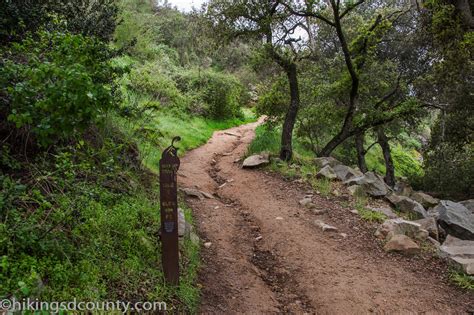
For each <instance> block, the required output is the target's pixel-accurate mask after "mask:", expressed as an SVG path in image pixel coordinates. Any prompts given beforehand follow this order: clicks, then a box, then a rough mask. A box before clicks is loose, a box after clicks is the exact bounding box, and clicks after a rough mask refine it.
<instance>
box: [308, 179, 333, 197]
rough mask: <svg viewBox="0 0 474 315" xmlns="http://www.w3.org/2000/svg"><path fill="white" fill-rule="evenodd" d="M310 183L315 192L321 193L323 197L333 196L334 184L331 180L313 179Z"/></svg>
mask: <svg viewBox="0 0 474 315" xmlns="http://www.w3.org/2000/svg"><path fill="white" fill-rule="evenodd" d="M309 183H310V184H311V187H313V189H314V190H316V191H319V193H320V194H321V196H324V197H327V196H329V195H330V194H331V190H332V182H331V181H330V180H329V179H327V178H316V177H312V178H311V179H310V181H309Z"/></svg>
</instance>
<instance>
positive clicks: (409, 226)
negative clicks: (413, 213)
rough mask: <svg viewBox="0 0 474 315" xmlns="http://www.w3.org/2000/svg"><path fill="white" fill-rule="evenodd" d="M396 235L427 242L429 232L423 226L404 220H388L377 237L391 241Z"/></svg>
mask: <svg viewBox="0 0 474 315" xmlns="http://www.w3.org/2000/svg"><path fill="white" fill-rule="evenodd" d="M394 235H406V236H408V237H411V238H414V239H418V240H425V239H426V238H427V237H428V231H426V230H423V229H422V228H421V224H419V223H415V222H412V221H408V220H403V219H400V218H398V219H388V220H385V222H384V223H382V224H381V225H380V226H379V227H378V229H377V231H376V232H375V236H377V237H378V238H381V239H390V238H391V237H393V236H394Z"/></svg>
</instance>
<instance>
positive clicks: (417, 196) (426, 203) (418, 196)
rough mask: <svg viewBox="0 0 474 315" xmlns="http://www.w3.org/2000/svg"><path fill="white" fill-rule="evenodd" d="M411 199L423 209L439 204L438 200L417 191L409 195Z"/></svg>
mask: <svg viewBox="0 0 474 315" xmlns="http://www.w3.org/2000/svg"><path fill="white" fill-rule="evenodd" d="M411 199H413V200H415V201H416V202H418V203H420V204H421V205H422V206H423V207H425V208H431V207H434V206H436V205H437V204H438V203H439V199H436V198H433V197H431V196H430V195H428V194H425V193H424V192H421V191H417V192H414V193H412V194H411Z"/></svg>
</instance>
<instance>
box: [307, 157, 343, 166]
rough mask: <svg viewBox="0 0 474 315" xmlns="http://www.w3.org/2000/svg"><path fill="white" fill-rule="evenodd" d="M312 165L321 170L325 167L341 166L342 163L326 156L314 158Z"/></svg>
mask: <svg viewBox="0 0 474 315" xmlns="http://www.w3.org/2000/svg"><path fill="white" fill-rule="evenodd" d="M314 164H316V166H317V167H318V168H319V169H322V168H323V167H325V166H326V165H329V166H330V167H334V166H336V165H341V164H342V163H341V162H339V161H338V160H336V159H335V158H333V157H330V156H328V157H318V158H315V159H314Z"/></svg>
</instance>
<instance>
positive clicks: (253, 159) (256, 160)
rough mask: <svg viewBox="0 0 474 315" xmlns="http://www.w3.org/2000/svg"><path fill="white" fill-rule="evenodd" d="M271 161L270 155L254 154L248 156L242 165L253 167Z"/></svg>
mask: <svg viewBox="0 0 474 315" xmlns="http://www.w3.org/2000/svg"><path fill="white" fill-rule="evenodd" d="M268 163H270V160H269V159H268V156H266V155H262V154H254V155H251V156H249V157H248V158H246V159H245V160H244V162H243V164H242V167H245V168H253V167H257V166H261V165H266V164H268Z"/></svg>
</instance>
